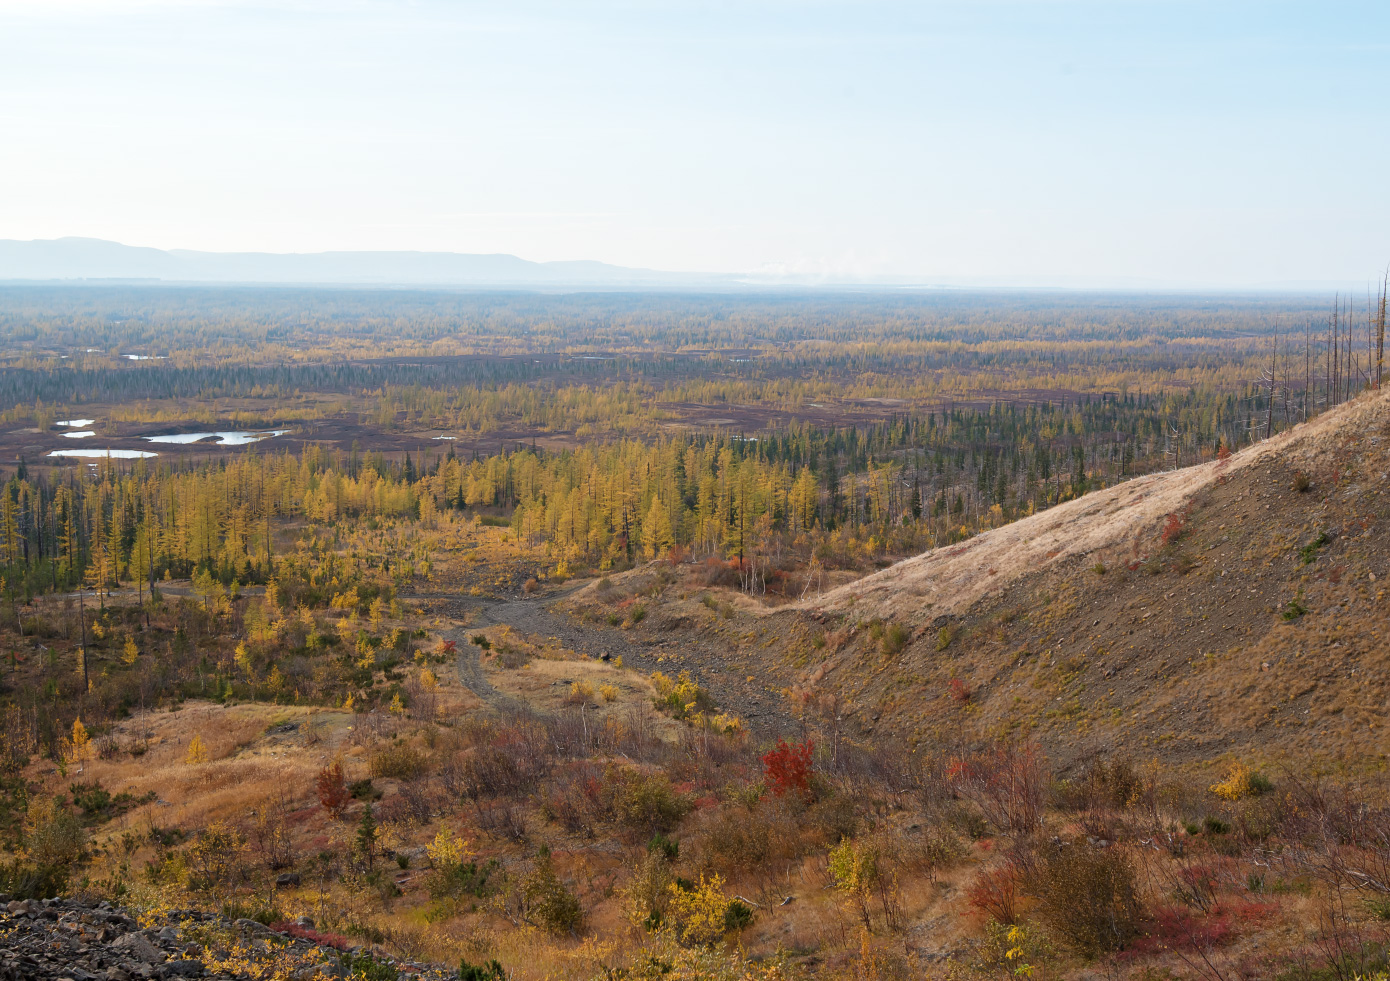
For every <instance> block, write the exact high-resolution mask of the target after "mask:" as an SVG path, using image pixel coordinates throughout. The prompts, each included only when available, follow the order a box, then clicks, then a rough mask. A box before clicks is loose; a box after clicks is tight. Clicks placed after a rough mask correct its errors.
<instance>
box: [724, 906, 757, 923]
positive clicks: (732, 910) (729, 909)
mask: <svg viewBox="0 0 1390 981" xmlns="http://www.w3.org/2000/svg"><path fill="white" fill-rule="evenodd" d="M752 924H753V909H752V907H750V906H748V905H747V904H746V903H744V902H743V901H742V900H741V899H731V900H729V905H728V906H726V907H724V929H725V930H743V929H745V928H747V927H749V926H751V925H752Z"/></svg>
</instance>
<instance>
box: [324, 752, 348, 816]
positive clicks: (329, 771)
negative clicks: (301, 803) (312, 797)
mask: <svg viewBox="0 0 1390 981" xmlns="http://www.w3.org/2000/svg"><path fill="white" fill-rule="evenodd" d="M318 795H319V803H320V804H322V805H323V807H324V810H326V811H327V812H328V813H329V814H331V815H333V817H335V818H340V817H342V816H343V811H344V809H345V808H346V807H347V805H348V801H349V800H351V799H352V797H351V795H350V794H349V793H348V789H347V781H346V780H345V779H344V778H343V761H342V760H334V761H333V762H332V763H330V764H329V765H328V766H326V767H324V768H323V769H322V770H320V771H319V779H318Z"/></svg>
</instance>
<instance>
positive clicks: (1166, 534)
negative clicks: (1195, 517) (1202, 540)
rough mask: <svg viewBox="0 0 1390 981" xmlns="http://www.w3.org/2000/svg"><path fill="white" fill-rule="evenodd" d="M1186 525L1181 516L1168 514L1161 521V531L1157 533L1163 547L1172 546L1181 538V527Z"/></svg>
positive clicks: (1184, 519)
mask: <svg viewBox="0 0 1390 981" xmlns="http://www.w3.org/2000/svg"><path fill="white" fill-rule="evenodd" d="M1186 524H1187V519H1186V518H1184V517H1183V516H1182V515H1181V514H1170V515H1168V517H1167V518H1165V519H1164V521H1163V530H1162V531H1161V532H1159V536H1158V537H1159V539H1160V540H1161V541H1162V542H1163V544H1164V545H1172V544H1173V543H1174V542H1176V541H1177V540H1178V539H1179V538H1181V537H1182V532H1183V527H1184V526H1185V525H1186Z"/></svg>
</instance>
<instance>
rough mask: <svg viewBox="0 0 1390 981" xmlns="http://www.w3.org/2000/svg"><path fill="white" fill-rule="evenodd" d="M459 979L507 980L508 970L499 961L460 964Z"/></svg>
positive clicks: (478, 980) (468, 980)
mask: <svg viewBox="0 0 1390 981" xmlns="http://www.w3.org/2000/svg"><path fill="white" fill-rule="evenodd" d="M459 981H507V972H506V970H505V969H504V968H503V967H502V964H501V963H500V962H499V961H495V960H492V961H486V962H484V963H482V964H470V963H468V962H467V961H462V962H461V963H460V964H459Z"/></svg>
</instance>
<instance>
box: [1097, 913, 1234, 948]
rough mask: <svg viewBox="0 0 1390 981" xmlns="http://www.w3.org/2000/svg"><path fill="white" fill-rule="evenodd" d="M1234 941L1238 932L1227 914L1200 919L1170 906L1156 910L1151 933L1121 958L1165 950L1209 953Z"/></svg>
mask: <svg viewBox="0 0 1390 981" xmlns="http://www.w3.org/2000/svg"><path fill="white" fill-rule="evenodd" d="M1235 938H1236V931H1235V928H1234V927H1232V926H1231V921H1230V919H1229V918H1228V917H1227V916H1226V915H1225V914H1224V913H1214V914H1212V915H1210V916H1198V915H1197V914H1195V913H1193V912H1192V910H1190V909H1187V908H1186V907H1183V906H1167V907H1164V908H1162V909H1157V910H1154V912H1153V915H1152V917H1151V918H1150V920H1149V924H1148V929H1147V930H1146V931H1145V932H1144V934H1143V935H1142V936H1140V937H1139V938H1138V939H1137V940H1135V941H1134V942H1133V943H1132V944H1131V945H1130V947H1129V949H1128V950H1127V951H1125V953H1124V955H1122V956H1125V957H1142V956H1145V955H1147V954H1159V953H1162V952H1163V951H1165V950H1179V951H1183V950H1188V951H1196V950H1210V949H1211V948H1213V947H1220V946H1222V945H1223V944H1228V943H1231V942H1232V941H1233V940H1235Z"/></svg>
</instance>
